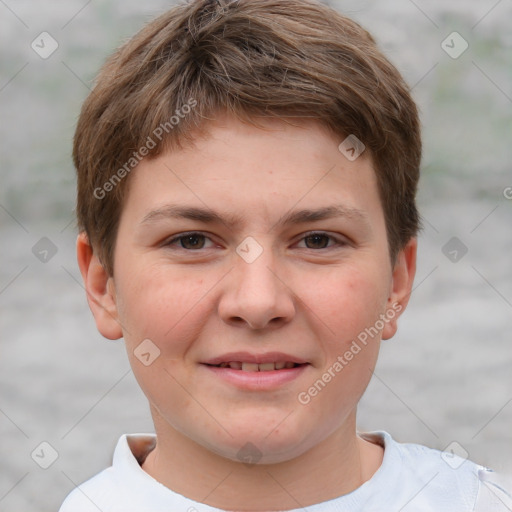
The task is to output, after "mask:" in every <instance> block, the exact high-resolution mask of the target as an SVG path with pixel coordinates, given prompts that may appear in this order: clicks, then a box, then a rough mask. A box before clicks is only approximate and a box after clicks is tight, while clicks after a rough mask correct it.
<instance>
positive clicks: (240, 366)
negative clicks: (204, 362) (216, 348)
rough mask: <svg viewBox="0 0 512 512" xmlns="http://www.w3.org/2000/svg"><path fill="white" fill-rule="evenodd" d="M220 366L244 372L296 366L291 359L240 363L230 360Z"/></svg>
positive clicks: (268, 370) (267, 370)
mask: <svg viewBox="0 0 512 512" xmlns="http://www.w3.org/2000/svg"><path fill="white" fill-rule="evenodd" d="M218 366H219V367H220V368H231V369H233V370H242V371H244V372H270V371H273V370H282V369H283V368H286V369H289V368H294V367H295V366H296V364H295V363H292V362H291V361H278V362H276V363H259V364H258V363H242V362H240V361H230V362H229V363H220V364H219V365H218Z"/></svg>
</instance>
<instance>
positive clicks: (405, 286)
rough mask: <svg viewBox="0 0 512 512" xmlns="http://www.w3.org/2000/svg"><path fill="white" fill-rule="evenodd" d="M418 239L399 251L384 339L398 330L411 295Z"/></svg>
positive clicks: (413, 239) (388, 304)
mask: <svg viewBox="0 0 512 512" xmlns="http://www.w3.org/2000/svg"><path fill="white" fill-rule="evenodd" d="M417 248H418V241H417V240H416V238H411V240H409V242H408V243H407V245H406V246H405V247H404V248H403V249H402V250H401V251H400V252H399V253H398V255H397V258H396V263H395V267H394V269H393V275H392V281H391V288H390V294H389V297H388V302H387V306H386V307H387V312H386V318H387V319H388V321H387V322H386V324H385V326H384V329H383V331H382V339H383V340H388V339H389V338H392V337H393V336H394V335H395V333H396V330H397V322H398V318H399V316H400V315H401V314H402V313H403V312H404V310H405V308H406V307H407V304H408V302H409V297H410V296H411V291H412V284H413V281H414V276H415V274H416V253H417Z"/></svg>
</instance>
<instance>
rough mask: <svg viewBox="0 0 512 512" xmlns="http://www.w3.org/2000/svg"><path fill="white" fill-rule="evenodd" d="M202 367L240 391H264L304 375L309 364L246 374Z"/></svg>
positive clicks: (216, 367) (225, 369)
mask: <svg viewBox="0 0 512 512" xmlns="http://www.w3.org/2000/svg"><path fill="white" fill-rule="evenodd" d="M202 366H204V367H205V368H206V369H207V370H209V371H211V372H213V374H214V375H216V376H217V377H219V378H221V379H223V380H224V381H226V382H228V383H229V384H232V385H235V386H237V387H239V388H241V389H248V390H256V391H264V390H271V389H276V388H279V387H280V386H283V385H284V384H287V383H289V382H292V381H293V380H295V379H297V378H298V377H299V376H300V375H302V374H303V373H304V371H305V370H306V368H307V367H308V366H309V364H303V365H300V366H295V367H294V368H283V369H282V370H269V371H266V372H265V371H264V372H247V371H244V370H233V368H220V367H219V366H210V365H207V364H203V365H202Z"/></svg>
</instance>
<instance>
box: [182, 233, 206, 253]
mask: <svg viewBox="0 0 512 512" xmlns="http://www.w3.org/2000/svg"><path fill="white" fill-rule="evenodd" d="M205 239H206V237H205V236H204V235H199V234H192V235H185V236H180V237H179V241H180V245H181V247H182V248H183V249H202V248H203V247H204V243H205Z"/></svg>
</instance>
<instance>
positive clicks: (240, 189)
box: [82, 118, 416, 462]
mask: <svg viewBox="0 0 512 512" xmlns="http://www.w3.org/2000/svg"><path fill="white" fill-rule="evenodd" d="M266 125H267V128H268V129H267V130H262V129H259V128H255V127H253V126H250V125H248V124H242V123H241V122H239V121H236V120H234V119H231V118H226V119H223V120H222V121H217V122H214V123H211V125H210V129H209V132H208V133H209V136H208V137H207V138H198V139H196V142H195V146H194V147H188V148H185V149H181V150H176V151H173V152H167V153H164V154H162V155H161V156H159V157H158V158H156V159H153V160H149V159H145V160H143V161H142V162H141V163H140V164H139V166H138V167H137V168H136V169H135V170H134V171H133V173H132V175H131V176H130V180H131V182H130V187H129V193H128V195H127V197H126V200H125V204H124V207H123V208H124V209H123V213H122V216H121V219H120V225H119V232H118V236H117V241H116V248H115V260H114V277H113V278H110V279H108V281H107V280H106V279H107V276H106V275H103V276H102V275H101V269H100V267H99V265H98V264H97V265H96V266H95V267H94V268H95V269H96V270H95V271H94V272H95V273H94V272H93V273H92V274H91V276H89V278H88V279H89V281H90V283H89V291H90V293H91V294H92V295H94V294H95V293H96V298H97V303H96V304H94V303H93V304H92V307H93V310H94V312H95V316H96V320H97V324H98V327H99V329H100V331H101V332H102V333H103V334H104V335H105V336H107V337H109V338H115V337H120V336H121V335H122V336H124V338H125V341H126V346H127V350H128V355H129V358H130V362H131V365H132V368H133V372H134V374H135V376H136V378H137V380H138V382H139V383H140V386H141V388H142V389H143V391H144V393H145V394H146V396H147V397H148V399H149V401H150V404H151V407H152V411H153V414H154V417H155V421H156V423H157V424H156V427H157V431H158V430H163V431H165V429H169V428H170V429H174V430H175V431H178V432H180V433H182V434H183V435H185V436H187V437H188V438H190V439H192V440H193V441H195V442H196V443H198V444H199V445H201V446H203V447H205V448H207V449H209V450H211V451H214V452H216V453H218V454H220V455H222V456H225V457H227V458H231V459H233V460H238V459H240V457H241V456H242V454H244V453H245V452H244V451H243V450H242V452H239V450H240V449H241V448H242V447H244V445H246V444H247V443H250V445H247V446H246V447H245V450H246V451H248V452H251V450H252V451H253V452H254V453H248V455H249V457H250V456H251V455H252V456H253V458H258V457H259V453H260V452H261V453H262V456H263V457H262V459H261V462H278V461H284V460H290V459H292V458H294V457H297V456H299V455H301V454H303V453H305V452H306V451H307V450H309V449H310V448H312V447H314V446H315V445H317V444H319V443H321V442H322V441H324V440H326V439H327V438H328V437H329V436H330V435H332V434H333V433H334V432H335V431H336V430H337V429H340V428H343V427H344V426H345V427H346V426H347V425H351V426H353V424H354V421H355V408H356V404H357V403H358V401H359V399H360V397H361V395H362V394H363V392H364V390H365V388H366V386H367V384H368V382H369V380H370V378H371V375H372V370H373V368H374V365H375V362H376V359H377V354H378V350H379V342H380V339H381V337H383V338H389V337H391V336H392V335H393V334H394V332H395V330H396V320H397V317H398V316H399V311H400V310H401V309H403V308H404V307H405V305H406V302H407V297H408V293H409V292H410V287H411V284H412V279H413V275H414V263H415V248H416V246H415V241H411V243H410V244H409V245H408V246H407V248H406V249H405V250H404V251H402V252H401V253H400V254H399V256H398V260H397V264H396V266H395V268H394V269H393V268H392V267H391V264H390V258H389V251H388V244H387V237H386V226H385V220H384V214H383V209H382V206H381V202H380V199H379V195H378V190H377V182H376V177H375V174H374V171H373V168H372V162H371V159H370V158H368V157H367V156H366V154H365V153H363V154H362V155H361V156H360V157H359V158H357V159H356V160H355V161H349V160H348V159H347V158H346V157H345V156H344V155H343V154H342V153H341V152H340V151H339V150H338V145H339V144H340V142H342V139H341V138H340V139H338V138H336V137H334V136H332V135H331V134H329V133H328V132H327V131H326V130H325V129H323V128H321V127H320V126H318V125H317V124H313V123H306V122H304V123H301V124H300V127H298V126H290V125H289V124H285V123H284V122H281V121H275V120H274V121H268V122H266ZM179 236H181V237H182V238H177V237H179ZM94 259H95V257H94V256H92V259H91V260H90V261H89V263H91V262H92V263H94ZM82 266H83V265H82ZM93 266H94V265H93ZM102 279H105V281H103V283H106V286H105V287H104V290H103V296H102V295H101V293H102V291H101V288H102V284H101V283H102V281H101V280H102ZM86 282H87V279H86ZM91 283H92V284H91ZM95 287H96V291H95ZM98 290H99V293H98ZM93 302H94V301H93ZM98 303H99V304H100V305H101V306H100V305H98ZM120 326H122V328H121V327H120ZM377 331H378V332H377ZM361 333H366V344H365V343H364V342H362V341H361V340H363V339H364V337H365V336H364V335H363V334H361ZM358 337H359V339H358ZM144 340H150V341H144ZM354 340H355V341H356V345H354ZM141 343H143V345H141ZM351 347H352V348H351ZM347 351H349V352H351V353H352V357H351V356H350V355H348V356H347V355H346V353H347ZM158 353H159V355H158ZM277 353H279V354H277ZM156 355H158V357H156V358H155V356H156ZM258 361H260V362H266V363H272V362H277V363H286V362H295V363H302V364H301V365H300V366H298V367H295V368H293V369H288V368H284V369H276V370H269V371H254V369H255V368H254V365H251V364H244V369H236V363H238V362H243V363H255V362H258ZM221 362H223V363H231V362H233V363H235V364H233V366H235V368H220V367H213V366H210V364H213V363H215V364H219V363H221ZM336 362H338V364H336ZM209 363H210V364H209ZM278 366H279V365H278ZM269 368H272V366H271V365H266V366H264V367H263V368H262V370H266V369H269ZM246 370H249V371H246ZM326 375H327V376H326ZM319 380H320V381H321V382H320V384H319V383H318V382H317V381H319ZM315 383H317V385H316V387H315ZM312 386H313V387H314V388H315V389H316V392H315V389H313V390H311V389H310V388H312ZM352 428H353V427H352ZM254 447H256V448H254Z"/></svg>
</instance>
